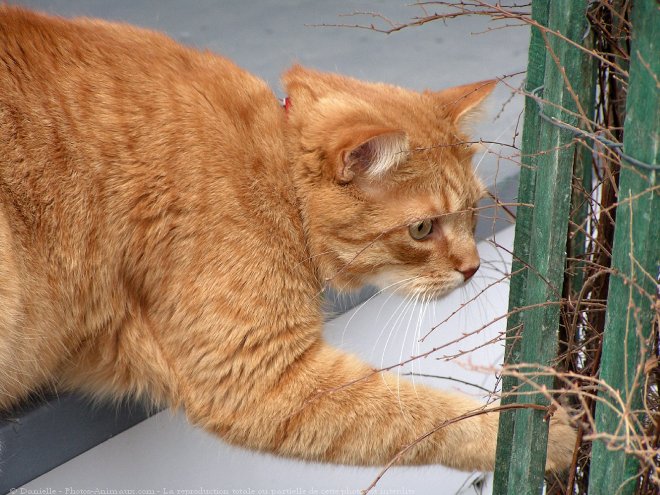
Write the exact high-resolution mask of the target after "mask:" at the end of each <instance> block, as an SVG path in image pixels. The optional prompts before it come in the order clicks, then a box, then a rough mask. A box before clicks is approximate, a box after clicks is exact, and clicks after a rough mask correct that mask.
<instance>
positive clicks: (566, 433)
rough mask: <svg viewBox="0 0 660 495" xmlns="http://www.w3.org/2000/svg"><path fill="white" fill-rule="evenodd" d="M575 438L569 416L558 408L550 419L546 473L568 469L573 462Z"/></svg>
mask: <svg viewBox="0 0 660 495" xmlns="http://www.w3.org/2000/svg"><path fill="white" fill-rule="evenodd" d="M576 436H577V432H576V431H575V429H574V428H573V427H572V426H571V419H570V416H569V414H568V413H567V412H566V411H565V410H564V409H563V408H561V407H560V408H558V409H557V410H556V411H555V412H554V413H553V414H552V417H551V418H550V431H549V433H548V456H547V459H546V463H545V469H546V471H555V472H562V471H565V470H566V469H568V468H569V466H570V465H571V462H572V461H573V451H574V449H575V440H576Z"/></svg>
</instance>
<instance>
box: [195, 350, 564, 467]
mask: <svg viewBox="0 0 660 495" xmlns="http://www.w3.org/2000/svg"><path fill="white" fill-rule="evenodd" d="M249 370H250V366H249V365H246V366H245V367H244V368H243V370H242V372H243V373H244V383H243V388H241V383H236V384H234V385H233V386H232V388H233V390H232V391H228V389H227V385H226V384H225V383H223V375H222V374H214V373H209V372H208V371H209V370H198V372H195V373H194V374H192V375H190V376H189V377H188V378H189V380H187V383H188V386H189V387H193V388H190V389H189V392H188V393H184V401H183V402H184V406H185V408H186V411H187V413H188V415H189V417H190V418H191V419H192V420H193V421H194V422H196V423H198V424H200V425H202V426H204V427H205V428H206V429H208V430H211V431H213V432H215V433H217V434H219V435H220V436H222V437H223V438H225V439H226V440H228V441H230V442H232V443H236V444H239V445H245V446H248V447H251V448H255V449H259V450H266V451H271V452H274V453H277V454H279V455H284V456H291V457H298V458H303V459H308V460H314V461H324V462H332V463H346V464H358V465H382V464H385V463H387V462H389V461H390V460H391V459H392V458H393V456H395V455H396V454H397V453H398V452H399V451H400V450H401V449H403V448H405V447H406V446H408V445H410V444H411V443H414V442H416V441H417V439H419V438H420V437H422V436H423V435H424V434H426V433H427V432H431V431H432V430H434V429H435V428H437V427H438V426H440V425H443V424H445V423H446V426H444V427H442V428H440V429H438V430H437V431H436V432H435V433H433V434H431V435H429V436H428V438H426V439H423V440H421V441H419V442H418V443H416V444H415V445H414V446H413V447H411V448H410V449H408V450H407V451H406V452H405V453H404V454H403V455H401V457H400V459H399V462H400V463H402V464H432V463H441V464H444V465H447V466H451V467H455V468H458V469H462V470H492V469H493V467H494V461H495V447H496V437H497V426H498V415H497V413H495V412H492V413H486V414H481V415H477V416H474V417H470V418H467V419H463V420H460V421H456V422H452V420H453V419H454V418H458V417H459V416H461V415H463V414H466V413H469V412H472V411H476V410H479V409H480V408H481V407H482V405H480V404H479V403H477V402H475V401H473V400H471V399H469V398H467V397H465V396H462V395H459V394H453V393H446V392H442V391H439V390H434V389H431V388H428V387H424V386H414V385H413V384H412V383H410V382H407V381H403V380H399V379H398V378H397V377H396V376H394V375H392V374H389V373H374V372H373V370H372V369H370V368H369V367H368V366H367V365H366V364H364V363H362V362H360V361H359V360H358V359H356V358H354V357H352V356H350V355H347V354H345V353H342V352H340V351H338V350H336V349H333V348H331V347H329V346H327V345H326V344H324V343H322V342H320V341H319V342H317V343H315V344H313V345H312V346H310V347H309V348H308V349H307V350H306V351H305V352H303V353H301V355H300V356H299V357H298V359H296V360H295V361H294V362H292V363H291V364H290V365H289V366H288V367H286V368H285V369H282V370H281V373H280V374H279V376H275V377H274V376H272V374H271V373H270V372H268V371H266V370H263V369H261V370H260V369H259V367H258V366H257V367H256V368H254V371H255V372H256V373H259V374H260V377H257V379H256V380H255V378H254V377H250V376H248V375H249V372H250V371H249ZM200 379H203V380H204V383H201V382H200ZM214 390H215V391H216V392H215V393H214ZM553 423H554V424H553V425H552V427H551V433H550V447H549V455H548V462H547V467H548V469H556V470H561V469H564V468H566V467H567V466H568V465H569V463H570V461H571V457H572V449H573V445H574V440H575V432H574V430H573V429H572V428H571V427H570V426H569V425H568V422H567V419H566V417H565V416H559V417H558V418H557V419H555V421H553Z"/></svg>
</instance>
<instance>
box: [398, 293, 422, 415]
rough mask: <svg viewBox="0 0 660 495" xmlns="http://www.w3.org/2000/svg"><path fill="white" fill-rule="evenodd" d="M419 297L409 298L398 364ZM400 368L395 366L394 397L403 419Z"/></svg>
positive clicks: (401, 360)
mask: <svg viewBox="0 0 660 495" xmlns="http://www.w3.org/2000/svg"><path fill="white" fill-rule="evenodd" d="M420 297H422V294H420V293H418V294H415V296H414V297H413V298H411V302H412V304H411V305H410V315H409V317H408V324H407V325H406V331H405V333H404V334H403V340H402V342H401V352H400V353H399V361H398V362H399V363H402V362H403V361H404V359H403V349H404V348H405V343H406V340H407V338H408V331H409V330H410V324H411V323H412V320H413V317H414V316H415V309H416V308H418V307H419V298H420ZM401 368H402V366H397V369H396V395H397V400H398V402H399V409H400V411H401V416H402V417H405V411H404V408H403V402H402V401H401Z"/></svg>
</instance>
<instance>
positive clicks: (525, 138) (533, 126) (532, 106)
mask: <svg viewBox="0 0 660 495" xmlns="http://www.w3.org/2000/svg"><path fill="white" fill-rule="evenodd" d="M549 5H550V3H549V0H535V1H534V3H533V4H532V19H533V20H534V21H536V22H538V23H539V24H541V25H542V26H546V25H547V24H548V8H549ZM544 76H545V42H544V41H543V37H542V36H541V32H540V31H539V30H538V29H537V28H534V27H533V28H532V30H531V37H530V43H529V60H528V63H527V80H526V81H525V90H526V92H527V93H531V92H532V91H534V90H535V89H537V88H539V87H541V86H543V79H544ZM538 112H539V107H538V105H536V102H535V101H534V99H533V98H531V97H529V96H527V97H526V99H525V113H524V121H523V133H522V148H521V155H522V156H521V159H520V160H521V163H522V167H521V169H520V184H519V186H518V202H519V203H528V204H529V203H532V202H533V201H534V186H535V182H536V155H535V153H536V151H537V150H538V144H539V137H540V134H539V132H540V120H541V119H540V118H539V115H538ZM532 214H533V210H532V209H531V208H525V207H522V206H520V207H518V209H517V213H516V234H515V239H514V247H513V251H514V253H515V257H514V259H513V262H512V266H511V273H516V275H513V276H512V277H511V281H510V286H509V312H510V313H512V314H511V315H510V316H509V318H508V319H507V330H506V337H507V339H506V345H505V351H504V355H505V357H504V364H505V365H506V364H516V363H518V362H519V361H518V358H519V356H518V355H519V353H520V346H519V345H518V344H517V339H516V337H517V336H518V332H519V330H520V325H521V321H522V320H521V314H520V313H517V312H516V311H518V310H519V308H521V307H522V306H524V305H525V286H526V280H527V272H526V271H525V270H523V271H520V270H521V269H522V268H524V267H525V266H526V264H527V262H528V259H529V238H530V232H531V228H532ZM517 386H518V380H517V379H516V378H514V377H512V376H510V375H505V376H503V377H502V392H504V394H505V395H503V397H502V400H501V403H502V405H504V404H511V403H513V402H516V397H515V396H514V395H506V393H507V392H510V391H512V390H513V389H514V388H515V387H517ZM514 418H515V416H514V414H513V412H503V413H501V414H500V422H499V429H498V434H497V454H496V459H497V462H496V464H495V478H494V485H493V493H494V494H504V493H506V492H507V484H508V481H509V466H510V463H509V461H510V460H511V449H512V444H511V441H512V440H513V428H514Z"/></svg>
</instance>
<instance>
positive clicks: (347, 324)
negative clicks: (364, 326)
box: [341, 277, 416, 345]
mask: <svg viewBox="0 0 660 495" xmlns="http://www.w3.org/2000/svg"><path fill="white" fill-rule="evenodd" d="M414 278H416V277H409V278H406V279H403V280H398V281H396V282H394V283H392V284H390V285H388V286H386V287H383V288H382V289H380V290H378V291H377V292H376V293H375V294H373V295H372V296H371V297H369V298H368V299H367V300H366V301H363V302H361V303H360V304H359V305H358V307H357V308H355V310H354V311H353V314H352V315H351V317H350V318H349V319H348V321H347V322H346V324H345V325H344V329H343V330H342V332H341V342H342V345H343V343H344V336H345V335H346V330H347V329H348V327H349V325H350V324H351V321H353V318H355V317H356V316H357V314H358V313H359V312H360V311H361V310H362V309H363V308H364V307H365V306H366V305H367V303H368V302H369V301H371V300H372V299H373V298H374V297H376V296H379V295H380V294H382V293H383V292H385V291H386V290H388V289H391V288H392V287H395V286H397V285H402V284H405V283H406V282H407V281H409V280H412V279H414ZM395 293H396V291H392V294H395ZM390 297H391V296H390Z"/></svg>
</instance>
